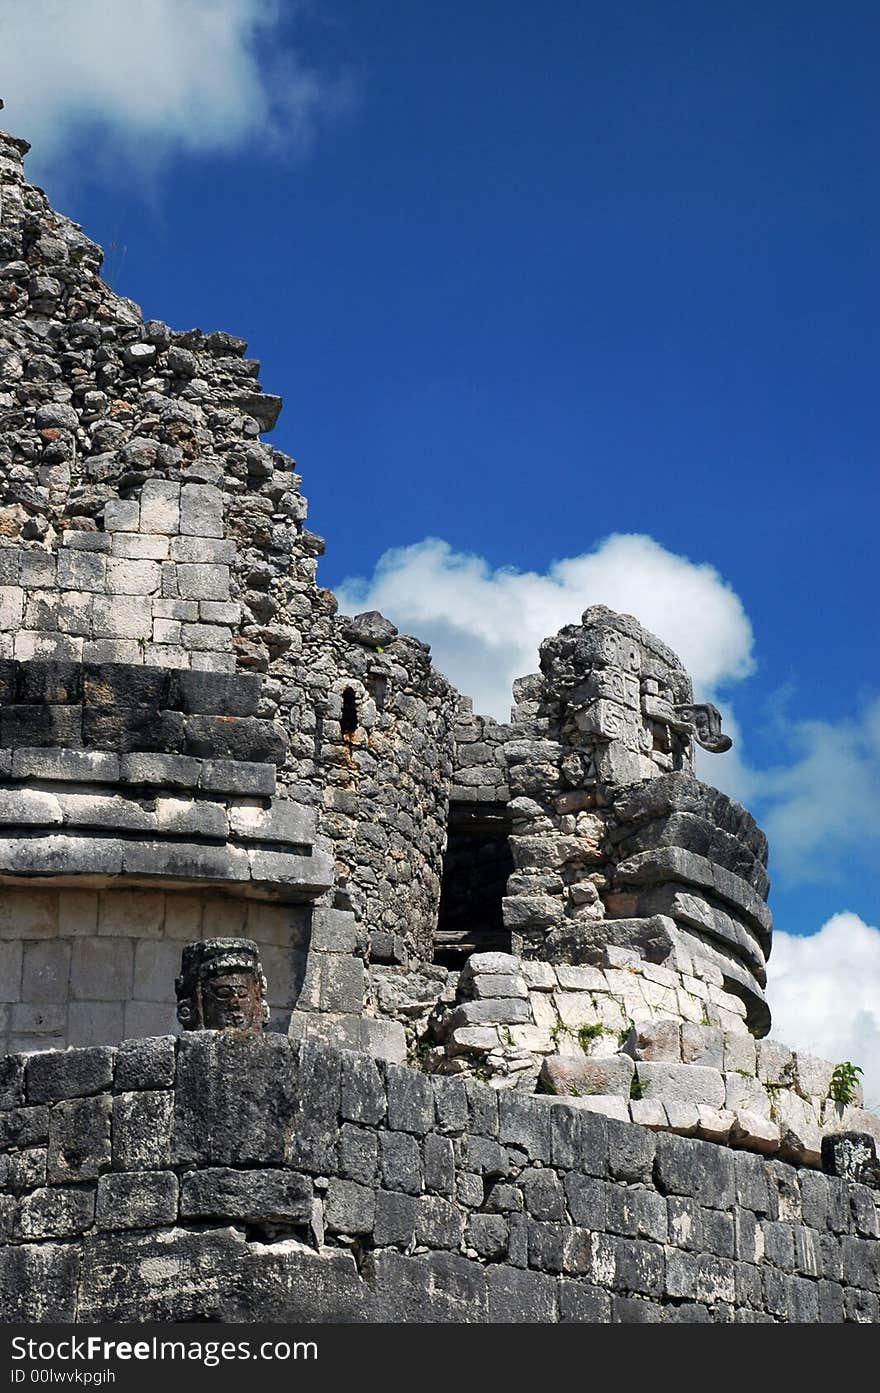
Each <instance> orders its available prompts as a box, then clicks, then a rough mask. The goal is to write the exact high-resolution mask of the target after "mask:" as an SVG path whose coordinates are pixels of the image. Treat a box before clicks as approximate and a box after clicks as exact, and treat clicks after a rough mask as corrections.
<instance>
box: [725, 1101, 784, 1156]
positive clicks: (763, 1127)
mask: <svg viewBox="0 0 880 1393" xmlns="http://www.w3.org/2000/svg"><path fill="white" fill-rule="evenodd" d="M730 1141H731V1145H733V1146H741V1147H745V1148H746V1149H747V1150H749V1151H762V1152H764V1154H765V1155H768V1156H772V1155H773V1153H774V1152H776V1151H778V1150H779V1128H778V1127H777V1125H776V1123H775V1122H771V1120H770V1118H769V1117H763V1116H761V1115H760V1114H759V1113H752V1112H748V1111H746V1110H745V1109H742V1108H736V1109H735V1110H734V1121H733V1127H732V1128H731V1131H730Z"/></svg>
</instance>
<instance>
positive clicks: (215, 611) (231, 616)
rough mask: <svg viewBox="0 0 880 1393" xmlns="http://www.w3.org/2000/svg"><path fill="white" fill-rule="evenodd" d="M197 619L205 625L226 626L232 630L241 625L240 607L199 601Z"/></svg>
mask: <svg viewBox="0 0 880 1393" xmlns="http://www.w3.org/2000/svg"><path fill="white" fill-rule="evenodd" d="M199 619H200V620H202V622H203V623H205V624H228V625H229V626H230V627H231V628H234V627H235V626H236V625H237V624H240V623H241V605H240V604H237V603H233V602H222V601H219V600H200V601H199Z"/></svg>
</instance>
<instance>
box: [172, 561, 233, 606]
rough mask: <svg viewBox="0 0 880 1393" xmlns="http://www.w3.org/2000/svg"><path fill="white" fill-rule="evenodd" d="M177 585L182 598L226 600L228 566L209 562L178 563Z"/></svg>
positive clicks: (227, 596)
mask: <svg viewBox="0 0 880 1393" xmlns="http://www.w3.org/2000/svg"><path fill="white" fill-rule="evenodd" d="M177 586H178V590H179V592H180V597H181V599H183V600H228V599H229V567H228V566H219V565H214V564H212V563H210V562H202V563H196V564H193V565H180V566H178V568H177Z"/></svg>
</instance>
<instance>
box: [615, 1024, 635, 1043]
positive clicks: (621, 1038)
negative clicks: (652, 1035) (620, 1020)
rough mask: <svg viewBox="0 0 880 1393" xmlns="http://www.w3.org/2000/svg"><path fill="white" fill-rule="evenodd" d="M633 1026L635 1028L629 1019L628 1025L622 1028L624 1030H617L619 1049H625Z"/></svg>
mask: <svg viewBox="0 0 880 1393" xmlns="http://www.w3.org/2000/svg"><path fill="white" fill-rule="evenodd" d="M632 1028H633V1023H632V1021H627V1023H626V1025H625V1026H624V1027H623V1029H622V1030H618V1032H617V1048H618V1049H619V1050H622V1049H623V1047H624V1045H625V1044H626V1042H627V1040H628V1039H629V1033H630V1031H631V1030H632Z"/></svg>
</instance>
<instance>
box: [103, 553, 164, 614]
mask: <svg viewBox="0 0 880 1393" xmlns="http://www.w3.org/2000/svg"><path fill="white" fill-rule="evenodd" d="M106 564H107V590H108V591H109V592H110V594H111V595H114V596H116V595H155V594H156V593H157V592H158V590H159V587H160V583H161V572H160V570H159V564H158V562H156V561H129V560H127V559H124V558H122V557H111V558H110V560H109V561H108V562H107V563H106ZM102 588H103V587H102ZM151 615H152V611H151Z"/></svg>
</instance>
